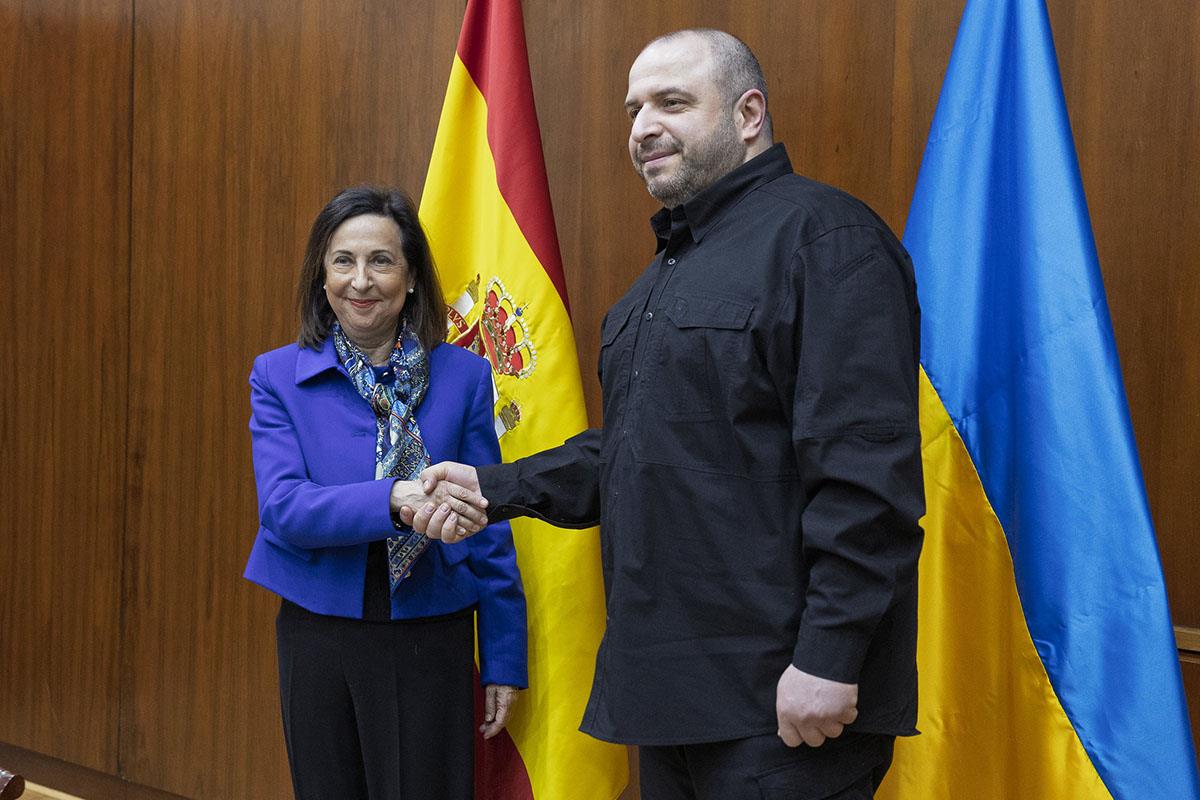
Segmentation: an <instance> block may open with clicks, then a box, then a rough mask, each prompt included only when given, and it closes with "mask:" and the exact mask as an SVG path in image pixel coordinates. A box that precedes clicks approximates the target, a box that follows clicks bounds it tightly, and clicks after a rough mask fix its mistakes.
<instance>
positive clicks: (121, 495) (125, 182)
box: [0, 0, 1200, 798]
mask: <svg viewBox="0 0 1200 800" xmlns="http://www.w3.org/2000/svg"><path fill="white" fill-rule="evenodd" d="M524 5H525V17H526V29H527V35H528V40H529V48H530V61H531V71H532V75H533V83H534V92H535V96H536V100H537V103H538V112H539V116H540V119H541V128H542V135H543V140H544V145H545V152H546V163H547V171H548V174H549V178H550V189H551V195H552V200H553V203H554V208H555V212H556V217H557V221H558V229H559V237H560V243H561V246H562V251H563V257H564V265H565V269H566V274H567V283H568V288H569V291H570V293H571V298H572V305H573V313H574V321H575V331H576V340H577V343H578V349H579V356H580V361H581V364H582V372H583V375H584V380H585V390H586V395H587V398H588V404H589V412H590V413H591V416H592V418H593V420H594V421H596V422H599V403H598V386H597V382H596V378H595V364H596V358H597V351H598V346H599V345H598V332H599V326H600V320H601V318H602V317H603V315H604V313H605V311H606V310H607V308H608V307H609V306H610V305H611V304H612V302H613V301H615V300H616V299H617V298H618V297H620V295H621V294H622V293H623V292H624V291H625V289H626V287H627V286H628V285H629V284H630V283H631V281H632V280H633V279H634V278H635V277H636V276H637V274H639V273H640V271H641V270H642V268H643V267H644V265H645V263H646V262H647V261H648V260H649V257H650V255H651V253H652V251H653V239H652V237H651V235H650V232H649V230H648V227H647V223H646V221H647V218H648V217H649V215H650V214H651V213H652V212H653V211H654V210H655V205H654V203H653V201H652V200H651V199H650V198H649V196H648V195H647V194H646V193H645V190H644V188H643V187H642V186H641V184H640V182H639V181H638V179H637V177H636V175H635V174H634V172H633V169H632V167H631V166H630V165H629V161H628V155H627V153H626V144H625V142H626V137H627V135H628V120H627V119H626V117H625V115H624V113H623V110H622V101H623V99H624V93H625V84H626V76H627V71H628V68H629V65H630V63H631V62H632V60H633V58H634V57H635V55H636V54H637V52H638V51H639V50H640V48H641V47H642V46H643V45H644V44H645V43H646V42H647V41H648V40H649V39H651V38H653V37H654V36H655V35H658V34H660V33H663V32H665V31H668V30H672V29H676V28H680V27H685V26H694V25H701V26H715V27H720V28H725V29H728V30H731V31H732V32H734V33H737V34H739V35H741V36H742V37H744V38H745V39H746V40H747V41H749V42H750V43H751V44H752V46H753V47H754V48H755V50H756V52H757V53H758V54H759V56H760V58H761V59H762V62H763V66H764V68H765V70H766V73H767V77H768V80H769V83H770V90H771V108H772V112H773V116H774V121H775V127H776V132H777V135H778V138H779V139H781V140H783V141H785V142H786V143H787V145H788V148H789V152H790V153H791V156H792V158H793V161H794V163H795V165H796V167H797V169H798V170H800V171H803V172H805V173H807V174H809V175H811V176H813V177H816V178H818V179H821V180H825V181H828V182H831V183H834V184H837V185H840V186H842V187H844V188H846V189H848V190H849V191H851V192H853V193H855V194H858V195H859V196H861V197H863V198H864V199H865V200H867V201H868V202H869V203H870V204H871V205H872V206H874V207H875V208H876V210H877V211H879V213H880V214H881V215H882V216H883V217H884V218H885V219H886V220H887V221H888V222H889V223H891V224H892V225H893V227H895V228H896V229H897V230H898V231H899V230H901V229H902V227H903V224H904V217H905V215H906V214H907V209H908V203H909V198H910V197H911V193H912V188H913V185H914V184H915V180H916V174H917V169H918V166H919V164H920V159H921V153H922V151H923V148H924V143H925V138H926V135H927V132H928V128H929V123H930V121H931V119H932V115H933V111H934V107H935V105H936V102H937V94H938V91H939V89H940V85H941V80H942V75H943V73H944V71H945V68H946V64H947V63H948V61H949V56H950V49H951V46H952V44H953V39H954V33H955V31H956V29H957V25H958V22H959V18H960V16H961V13H962V8H963V5H964V0H805V2H802V3H797V4H793V5H791V6H788V7H787V8H786V10H785V9H784V7H783V6H779V5H778V4H769V3H765V2H761V0H748V1H746V2H739V3H734V4H730V3H726V2H718V1H717V0H691V1H690V2H685V3H674V4H662V3H660V4H651V5H645V4H640V5H638V4H633V3H629V2H624V3H620V2H618V3H583V4H579V3H573V2H568V0H526V1H525V3H524ZM464 6H465V2H463V0H456V2H439V0H418V1H417V2H411V3H405V4H400V5H399V6H398V5H397V4H395V3H377V2H364V3H354V4H345V3H337V2H333V0H302V1H301V2H299V3H294V2H284V1H283V0H211V1H202V0H171V1H168V0H139V1H138V2H137V3H136V6H133V5H132V3H131V2H130V0H125V2H123V3H120V2H116V0H109V1H108V2H105V0H75V1H69V0H54V1H53V2H37V3H35V2H32V0H25V1H24V2H22V0H0V92H2V94H0V130H3V131H4V135H3V138H2V139H0V212H3V216H2V218H3V219H4V220H5V223H6V224H5V225H4V226H2V227H0V245H3V248H2V249H0V252H3V253H5V254H7V255H8V256H9V263H10V264H11V265H12V266H10V267H6V268H5V272H4V275H5V277H6V278H7V280H6V281H5V288H6V289H7V298H8V305H7V306H6V307H7V308H8V309H9V312H8V313H6V314H4V315H3V317H4V321H3V322H0V333H2V334H3V335H5V336H6V338H7V344H8V347H6V348H4V350H3V354H2V355H0V359H3V364H2V366H3V367H4V368H5V371H4V373H3V374H4V375H5V380H4V381H3V383H2V385H0V440H2V441H3V443H4V446H3V447H2V448H0V476H2V478H3V479H2V480H0V563H4V564H6V565H13V568H12V569H10V570H9V572H8V573H7V575H8V576H9V577H8V578H7V579H6V580H5V581H3V582H0V674H2V675H3V678H4V681H5V682H6V684H9V685H11V686H12V687H15V691H13V692H10V696H11V697H13V698H15V700H12V701H10V702H9V704H8V705H7V706H6V707H5V708H4V710H3V713H0V741H5V742H8V743H11V744H15V745H19V746H21V747H24V748H28V749H29V750H35V751H38V752H40V753H44V754H48V755H51V756H55V757H57V758H61V759H65V760H66V761H70V762H74V763H75V764H79V765H84V766H86V767H89V768H92V769H94V770H99V771H100V772H103V773H107V774H109V775H118V774H119V775H121V776H122V777H123V778H124V779H126V781H127V782H122V783H121V785H122V786H124V787H126V788H125V789H124V790H123V791H124V792H125V793H126V794H130V793H136V792H141V793H146V792H150V791H151V789H148V788H139V786H143V787H154V788H155V789H158V790H166V791H170V792H174V793H177V794H180V795H184V796H189V797H198V798H201V797H207V798H212V797H254V798H272V797H286V796H288V794H289V781H288V778H287V772H286V762H285V759H284V755H283V748H282V741H281V739H282V737H281V735H280V723H279V715H278V700H277V694H276V692H277V689H276V677H275V663H274V641H273V637H274V631H273V623H272V618H273V615H274V611H275V608H276V601H275V599H274V598H273V597H271V596H270V595H269V594H267V593H266V592H264V591H262V590H260V589H257V588H255V587H253V586H251V585H249V584H247V583H246V582H245V581H243V580H242V579H241V577H240V576H241V571H242V568H243V564H244V561H245V557H246V555H247V552H248V550H249V547H250V543H251V541H252V538H253V534H254V530H255V526H256V514H255V496H254V485H253V479H252V474H251V470H250V456H249V436H248V432H247V429H246V422H247V418H248V414H249V408H248V402H247V394H248V391H247V385H246V377H247V374H248V372H249V368H250V362H251V359H252V358H253V356H254V355H255V354H256V353H258V352H261V351H263V350H266V349H268V348H270V347H274V346H277V345H280V344H283V343H285V342H287V341H289V340H291V339H292V337H293V336H294V332H295V321H294V314H293V311H292V295H293V286H294V281H295V275H296V270H297V267H298V263H299V259H300V255H301V251H302V248H303V244H304V239H305V236H306V233H307V228H308V225H309V224H310V222H311V219H312V217H313V216H314V215H315V213H316V212H317V211H318V210H319V209H320V207H321V206H322V204H323V203H324V202H325V200H326V199H328V197H329V196H331V195H332V194H333V192H334V191H336V190H337V189H338V188H340V187H342V186H345V185H349V184H353V183H358V182H363V181H373V182H382V183H396V184H400V185H402V186H405V187H406V188H408V189H409V190H410V191H411V192H412V194H413V195H414V197H419V195H420V188H421V184H422V181H423V178H424V174H425V169H426V165H427V162H428V157H429V151H430V149H431V146H432V143H433V137H434V133H435V130H436V125H437V121H438V115H439V112H440V109H441V106H442V100H443V95H444V91H445V87H446V81H447V78H448V75H449V67H450V62H451V58H452V54H453V50H454V43H455V41H456V38H457V33H458V28H459V25H460V23H461V19H462V12H463V8H464ZM1049 6H1050V12H1051V19H1052V22H1053V25H1054V31H1055V35H1056V41H1057V45H1058V50H1059V54H1060V61H1061V65H1062V72H1063V78H1064V84H1065V90H1066V95H1067V102H1068V106H1069V109H1070V113H1071V119H1072V123H1073V125H1074V130H1075V137H1076V142H1077V145H1078V150H1079V156H1080V163H1081V166H1082V170H1083V178H1084V183H1085V187H1086V189H1087V192H1088V200H1089V203H1090V206H1091V211H1092V218H1093V224H1094V228H1095V233H1096V240H1097V246H1098V248H1099V252H1100V258H1101V263H1102V267H1103V270H1104V275H1105V280H1106V283H1107V286H1108V292H1109V299H1110V304H1111V307H1112V312H1113V318H1114V326H1115V329H1116V334H1117V340H1118V345H1119V347H1120V353H1121V357H1122V363H1123V366H1124V370H1125V377H1126V385H1127V388H1128V394H1129V399H1130V405H1131V409H1132V413H1133V419H1134V426H1135V430H1136V433H1137V436H1138V442H1139V447H1140V452H1141V455H1142V459H1143V464H1144V467H1145V474H1146V482H1147V487H1148V490H1149V493H1150V501H1151V507H1152V509H1153V512H1154V516H1155V520H1156V523H1157V525H1158V531H1159V537H1160V544H1161V551H1162V554H1163V560H1164V566H1165V570H1166V573H1167V579H1168V588H1169V590H1170V593H1171V599H1172V604H1173V610H1174V615H1175V622H1176V623H1177V624H1179V625H1185V626H1191V627H1193V628H1200V583H1197V582H1196V581H1195V580H1194V579H1193V578H1192V576H1193V575H1194V574H1195V572H1196V570H1197V567H1198V566H1200V564H1198V562H1200V545H1198V544H1197V538H1196V536H1195V535H1194V534H1195V531H1196V523H1195V520H1196V519H1197V518H1198V516H1200V514H1198V512H1200V508H1197V504H1198V503H1200V500H1197V499H1196V498H1197V496H1198V495H1197V494H1196V493H1195V492H1194V491H1192V489H1191V486H1190V485H1189V483H1188V481H1189V479H1190V477H1191V476H1192V475H1193V474H1194V472H1195V469H1196V466H1197V456H1196V455H1195V454H1196V453H1198V452H1200V417H1197V415H1196V411H1195V409H1197V408H1200V346H1198V345H1197V343H1198V342H1200V322H1198V319H1200V317H1198V316H1197V315H1196V314H1195V313H1193V309H1194V308H1196V307H1197V306H1200V270H1197V269H1196V264H1197V261H1198V260H1200V180H1197V179H1196V175H1195V170H1196V166H1195V165H1196V164H1197V163H1200V94H1198V93H1197V92H1196V91H1195V87H1196V86H1198V85H1200V6H1197V5H1196V4H1194V3H1191V2H1188V1H1187V0H1153V2H1151V3H1149V4H1142V5H1136V4H1128V3H1120V2H1118V1H1117V0H1104V2H1096V3H1078V2H1069V1H1068V0H1050V2H1049ZM131 98H132V104H131ZM130 132H131V133H132V139H130ZM464 235H470V232H469V231H466V232H464ZM126 464H128V470H127V472H126ZM118 674H119V679H118ZM1184 675H1185V681H1186V682H1187V686H1188V691H1189V694H1190V696H1191V697H1193V698H1195V697H1196V696H1197V694H1198V693H1200V666H1198V665H1196V664H1195V663H1194V661H1192V660H1187V661H1186V663H1185V664H1184ZM118 684H119V689H120V692H119V702H118V699H117V698H118ZM1195 705H1196V704H1195V703H1193V708H1192V713H1193V715H1194V716H1193V720H1194V721H1196V719H1197V718H1196V716H1195V715H1196V714H1197V713H1198V709H1197V708H1196V707H1195ZM118 707H119V711H118ZM118 718H119V723H118ZM118 732H119V733H118ZM3 752H4V751H3V750H0V753H3ZM114 785H115V784H114ZM636 795H637V793H636V791H635V790H632V789H631V790H630V791H629V792H627V793H626V796H627V797H628V798H633V797H636ZM111 796H118V795H111ZM121 796H124V795H121Z"/></svg>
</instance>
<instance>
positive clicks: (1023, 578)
mask: <svg viewBox="0 0 1200 800" xmlns="http://www.w3.org/2000/svg"><path fill="white" fill-rule="evenodd" d="M904 243H905V245H906V246H907V247H908V249H909V251H910V253H911V254H912V258H913V262H914V264H915V265H916V273H917V286H918V292H919V296H920V301H921V307H922V315H923V319H922V327H921V346H922V358H921V361H922V366H923V370H922V376H921V434H922V438H923V454H924V467H925V491H926V496H927V502H928V515H927V516H926V517H925V519H924V528H925V532H926V535H925V549H924V553H923V555H922V560H921V578H920V580H921V585H920V602H921V610H920V628H919V645H918V651H919V654H918V661H919V667H920V671H921V672H920V676H921V677H920V691H921V713H920V718H919V723H918V726H919V727H920V729H921V730H922V732H923V735H922V736H920V737H916V738H915V739H911V740H904V741H902V742H901V743H900V744H899V745H898V747H897V754H896V765H895V767H894V769H893V771H892V774H891V775H890V776H889V779H888V782H887V783H886V785H885V787H884V792H883V793H882V795H883V796H885V797H889V798H911V799H912V800H917V799H918V798H919V799H920V800H930V798H947V799H949V798H954V799H955V800H958V799H959V798H966V799H967V800H988V799H989V798H997V800H999V799H1001V798H1014V799H1015V798H1022V799H1024V798H1070V799H1071V800H1076V799H1077V800H1099V798H1113V799H1114V800H1195V798H1200V786H1198V781H1197V771H1196V754H1195V751H1194V749H1193V745H1192V740H1191V735H1190V732H1189V727H1188V717H1187V709H1186V706H1185V703H1184V697H1183V690H1182V684H1181V681H1180V675H1179V663H1178V660H1177V653H1176V649H1175V645H1174V636H1173V632H1172V628H1171V622H1170V616H1169V612H1168V609H1167V598H1166V592H1165V589H1164V585H1163V579H1162V571H1161V567H1160V563H1159V559H1158V553H1157V549H1156V546H1155V540H1154V531H1153V527H1152V524H1151V519H1150V512H1149V508H1148V506H1147V502H1146V494H1145V490H1144V487H1143V484H1142V478H1141V469H1140V466H1139V464H1138V457H1137V449H1136V446H1135V444H1134V439H1133V433H1132V429H1131V427H1130V422H1129V412H1128V408H1127V406H1126V401H1125V393H1124V388H1123V386H1122V382H1121V372H1120V366H1119V364H1118V362H1117V349H1116V346H1115V343H1114V341H1113V333H1112V324H1111V322H1110V320H1109V314H1108V306H1107V303H1106V301H1105V296H1104V288H1103V285H1102V282H1101V275H1100V269H1099V263H1098V260H1097V256H1096V248H1095V244H1094V242H1093V239H1092V232H1091V225H1090V222H1089V219H1088V212H1087V206H1086V203H1085V200H1084V194H1083V186H1082V182H1081V180H1080V174H1079V167H1078V163H1077V161H1076V156H1075V149H1074V144H1073V141H1072V138H1071V130H1070V123H1069V120H1068V118H1067V112H1066V105H1065V102H1064V99H1063V93H1062V85H1061V82H1060V79H1059V73H1058V65H1057V61H1056V58H1055V54H1054V43H1053V41H1052V38H1051V32H1050V25H1049V19H1048V16H1047V13H1046V8H1045V5H1044V2H1043V0H969V2H968V3H967V7H966V11H965V13H964V16H963V20H962V24H961V27H960V28H959V32H958V39H957V41H956V43H955V46H954V51H953V55H952V57H951V60H950V66H949V69H948V71H947V74H946V78H945V82H944V84H943V86H942V94H941V98H940V100H939V103H938V108H937V113H936V115H935V117H934V120H933V127H932V130H931V131H930V134H929V142H928V145H927V146H926V150H925V155H924V159H923V162H922V164H921V172H920V176H919V179H918V181H917V188H916V193H915V196H914V198H913V202H912V208H911V211H910V213H909V217H908V224H907V229H906V231H905V236H904Z"/></svg>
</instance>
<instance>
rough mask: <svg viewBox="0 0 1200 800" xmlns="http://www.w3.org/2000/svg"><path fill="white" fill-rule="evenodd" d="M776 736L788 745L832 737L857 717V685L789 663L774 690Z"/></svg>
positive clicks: (812, 743) (813, 743) (816, 742)
mask: <svg viewBox="0 0 1200 800" xmlns="http://www.w3.org/2000/svg"><path fill="white" fill-rule="evenodd" d="M775 715H776V717H777V721H778V723H779V738H780V739H782V740H783V743H784V744H786V745H787V746H788V747H799V746H800V744H801V743H804V744H807V745H809V746H810V747H818V746H820V745H822V744H824V742H825V740H826V739H835V738H837V737H838V736H841V735H842V731H843V730H844V729H845V727H846V726H847V725H849V724H850V723H851V722H854V720H855V719H857V717H858V684H856V683H838V682H837V681H831V680H827V679H825V678H819V677H817V676H816V675H810V674H808V673H807V672H801V671H800V670H798V669H796V668H795V667H793V666H791V665H789V666H788V668H787V669H786V670H784V672H783V675H781V676H780V678H779V685H778V686H777V687H776V690H775Z"/></svg>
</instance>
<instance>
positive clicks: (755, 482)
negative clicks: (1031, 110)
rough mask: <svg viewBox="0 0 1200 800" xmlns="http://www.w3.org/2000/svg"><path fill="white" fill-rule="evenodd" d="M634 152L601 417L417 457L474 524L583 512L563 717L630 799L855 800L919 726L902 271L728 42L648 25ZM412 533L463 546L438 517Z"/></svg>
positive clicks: (914, 490)
mask: <svg viewBox="0 0 1200 800" xmlns="http://www.w3.org/2000/svg"><path fill="white" fill-rule="evenodd" d="M625 107H626V110H627V111H628V113H629V117H630V122H631V129H630V137H629V153H630V156H631V158H632V159H633V165H634V168H635V169H636V170H637V172H638V174H639V175H640V176H641V177H642V179H643V180H644V181H645V183H646V187H647V189H649V191H650V194H651V195H653V196H654V197H655V198H656V199H657V200H659V201H660V202H661V203H662V204H663V206H664V208H663V209H662V210H661V211H660V212H659V213H658V214H656V215H655V216H654V218H653V220H652V226H653V229H654V233H655V235H656V237H657V240H658V251H657V255H656V256H655V258H654V260H653V261H652V262H651V264H650V266H649V267H648V268H647V269H646V271H645V272H644V273H643V274H642V276H641V277H640V278H639V279H638V280H637V281H636V282H635V283H634V285H633V287H632V288H631V289H630V290H629V292H628V293H627V294H626V295H625V296H624V297H623V298H621V300H619V301H618V302H617V303H616V305H614V306H613V307H612V309H611V310H610V311H609V312H608V314H607V316H606V317H605V319H604V323H603V326H602V330H601V351H600V381H601V386H602V389H603V402H604V420H605V426H604V428H603V429H602V430H601V429H594V430H589V431H586V432H584V433H582V434H580V435H578V436H576V437H574V438H572V439H570V440H568V441H567V442H566V443H565V444H563V445H562V446H560V447H557V448H554V449H552V450H548V451H545V452H543V453H539V454H536V455H533V456H530V457H528V458H524V459H521V460H519V461H516V462H514V463H512V464H503V465H496V466H492V467H484V468H480V469H479V470H478V473H476V472H475V470H473V469H471V468H469V467H463V466H461V465H454V464H442V465H438V466H435V467H432V468H431V469H430V470H429V472H428V473H427V476H426V477H427V480H428V486H429V487H432V485H433V482H434V481H435V480H451V481H453V482H457V483H460V484H462V485H464V486H467V487H468V488H471V489H473V490H475V491H479V492H480V493H481V494H482V495H483V497H485V498H487V500H488V503H489V507H488V514H489V517H490V518H491V519H493V520H496V519H507V518H510V517H513V516H518V515H523V514H524V515H533V516H537V517H539V518H542V519H545V520H547V521H549V522H551V523H553V524H556V525H559V526H562V527H587V526H591V525H594V524H595V523H596V522H598V521H599V522H600V524H601V543H602V547H601V555H602V559H603V567H604V577H605V589H606V593H607V604H608V623H607V630H606V632H605V636H604V640H603V642H602V644H601V646H600V651H599V654H598V655H597V660H596V675H595V683H594V686H593V689H592V695H591V699H590V701H589V703H588V707H587V710H586V712H585V715H584V719H583V723H582V726H581V729H582V730H583V731H585V732H586V733H589V734H591V735H592V736H595V737H597V738H600V739H604V740H607V741H614V742H624V743H630V744H637V745H639V746H640V773H641V786H642V797H643V798H645V800H660V798H708V799H711V800H738V799H739V798H751V797H753V798H760V797H780V798H783V797H789V798H790V797H805V798H810V797H811V798H826V797H837V798H860V797H861V798H866V797H870V796H872V795H873V794H874V790H875V789H876V788H877V787H878V785H879V782H880V781H881V780H882V777H883V774H884V772H885V771H886V769H887V767H888V765H889V764H890V762H891V752H892V743H893V740H894V737H895V736H896V735H908V734H913V733H915V732H916V731H915V729H914V723H915V719H916V668H915V641H916V564H917V555H918V552H919V549H920V542H921V530H920V527H919V526H918V524H917V520H918V518H919V517H920V516H921V514H922V513H923V506H924V501H923V495H922V483H921V466H920V442H919V430H918V424H917V357H918V352H917V350H918V348H917V336H918V323H917V303H916V292H915V286H914V283H913V277H912V267H911V264H910V262H909V260H908V257H907V254H906V253H905V252H904V250H903V248H902V247H901V245H900V243H899V242H898V241H897V240H896V238H895V237H894V236H893V235H892V233H891V232H890V231H889V230H888V228H887V226H886V225H885V224H884V223H883V222H882V221H881V220H880V219H879V218H878V217H877V216H875V214H874V213H872V212H871V211H870V210H869V209H868V208H867V207H866V206H865V205H863V204H862V203H861V202H859V201H857V200H855V199H854V198H851V197H849V196H847V195H845V194H843V193H841V192H839V191H837V190H835V189H832V188H830V187H827V186H824V185H821V184H818V183H816V182H813V181H810V180H807V179H805V178H802V177H799V176H797V175H794V174H793V173H792V168H791V164H790V162H789V161H788V157H787V154H786V151H785V150H784V147H783V145H781V144H778V145H773V143H772V132H771V118H770V116H769V114H768V113H767V90H766V85H765V81H764V80H763V77H762V72H761V68H760V67H759V65H758V61H757V59H755V57H754V55H753V54H752V53H751V52H750V50H749V49H748V48H747V47H746V46H745V44H743V43H742V42H741V41H739V40H737V39H736V38H734V37H732V36H730V35H729V34H726V33H722V32H719V31H710V30H688V31H680V32H677V33H672V34H669V35H667V36H664V37H661V38H659V39H656V40H655V41H653V42H651V43H650V45H648V46H647V47H646V48H645V49H644V50H643V51H642V53H641V54H640V55H639V56H638V58H637V60H636V61H635V62H634V64H633V67H632V68H631V69H630V72H629V92H628V95H627V97H626V101H625ZM415 524H416V525H417V527H418V529H426V528H428V529H429V530H430V531H431V535H436V536H444V537H445V538H447V539H448V540H455V539H456V538H457V537H458V536H459V535H460V533H461V530H460V529H459V528H458V524H459V523H458V520H457V519H456V517H455V516H454V514H453V509H450V508H447V507H445V506H443V507H442V508H439V509H437V510H436V511H434V510H433V509H432V508H429V507H427V508H425V509H423V510H422V512H421V513H420V514H419V515H417V518H416V520H415Z"/></svg>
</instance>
